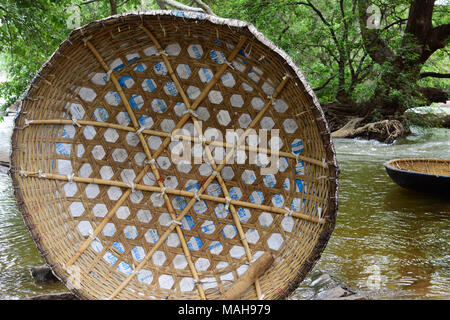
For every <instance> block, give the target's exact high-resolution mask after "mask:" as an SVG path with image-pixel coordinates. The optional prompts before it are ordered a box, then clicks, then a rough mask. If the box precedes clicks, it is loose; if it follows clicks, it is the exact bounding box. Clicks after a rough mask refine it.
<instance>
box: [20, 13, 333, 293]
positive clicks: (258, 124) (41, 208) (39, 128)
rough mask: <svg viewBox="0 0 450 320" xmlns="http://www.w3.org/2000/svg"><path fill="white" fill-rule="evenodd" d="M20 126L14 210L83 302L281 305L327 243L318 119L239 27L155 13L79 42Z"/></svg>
mask: <svg viewBox="0 0 450 320" xmlns="http://www.w3.org/2000/svg"><path fill="white" fill-rule="evenodd" d="M15 125H16V127H15V129H14V133H13V137H12V145H13V152H12V159H11V175H12V179H13V183H14V188H15V196H16V198H17V203H18V207H19V209H20V211H21V212H22V214H23V217H24V221H25V223H26V225H27V226H28V228H29V230H30V233H31V236H32V238H33V240H34V241H35V243H36V246H37V248H38V250H39V251H40V253H41V254H42V256H43V257H44V258H45V260H46V262H47V263H48V264H49V265H50V266H51V268H52V269H53V271H54V273H55V275H56V276H57V277H58V278H60V279H61V281H63V283H65V284H66V286H67V287H69V288H70V289H71V290H72V291H73V292H74V293H75V294H76V295H77V296H78V297H80V298H82V299H281V298H284V297H286V296H287V295H289V294H290V293H291V292H292V291H293V290H294V289H295V288H296V287H297V286H298V284H299V282H300V281H301V280H302V279H303V278H304V277H305V276H306V274H307V273H308V272H309V271H310V270H311V269H312V267H313V266H314V264H315V263H316V262H317V260H318V259H319V258H320V255H321V253H322V252H323V250H324V248H325V246H326V244H327V241H328V239H329V237H330V235H331V233H332V231H333V228H334V224H335V217H336V210H337V175H338V167H337V164H336V159H335V152H334V148H333V144H332V142H331V139H330V133H329V129H328V126H327V123H326V120H325V118H324V115H323V112H322V109H321V107H320V105H319V103H318V101H317V98H316V97H315V95H314V93H313V92H312V90H311V87H310V86H309V85H308V83H307V81H306V79H305V77H304V76H303V75H302V73H301V72H300V70H299V69H298V68H297V66H296V65H295V64H294V63H293V61H292V60H291V58H289V56H288V55H287V54H286V53H285V52H283V50H281V49H280V48H278V47H277V46H276V45H275V44H273V43H272V42H271V41H270V40H268V39H267V38H266V37H264V36H263V35H262V34H261V33H259V32H258V31H257V30H256V29H255V28H254V27H253V26H252V25H251V24H249V23H246V22H242V21H237V20H229V19H222V18H218V17H215V16H210V15H205V14H199V13H183V12H172V11H152V12H145V13H143V12H139V13H127V14H123V15H116V16H112V17H109V18H106V19H103V20H100V21H96V22H93V23H90V24H89V25H86V26H84V27H81V28H79V29H76V30H74V31H73V32H72V33H71V34H70V35H69V37H68V39H67V40H66V41H64V42H63V43H62V44H61V45H60V47H59V48H58V49H57V51H56V52H55V53H54V54H53V55H52V57H51V58H50V60H49V61H48V62H47V63H46V64H45V65H44V66H43V68H42V69H41V70H40V72H39V73H38V75H37V76H36V77H35V79H34V80H33V81H32V83H31V86H30V87H29V89H28V91H27V93H26V94H25V96H24V100H23V103H22V107H21V110H20V112H19V113H18V116H17V118H16V122H15ZM230 137H231V138H230Z"/></svg>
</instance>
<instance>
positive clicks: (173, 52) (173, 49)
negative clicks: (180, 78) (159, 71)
mask: <svg viewBox="0 0 450 320" xmlns="http://www.w3.org/2000/svg"><path fill="white" fill-rule="evenodd" d="M165 51H166V52H167V54H168V55H169V56H178V55H179V54H180V52H181V47H180V45H179V44H178V43H171V44H169V45H168V46H167V47H166V49H165Z"/></svg>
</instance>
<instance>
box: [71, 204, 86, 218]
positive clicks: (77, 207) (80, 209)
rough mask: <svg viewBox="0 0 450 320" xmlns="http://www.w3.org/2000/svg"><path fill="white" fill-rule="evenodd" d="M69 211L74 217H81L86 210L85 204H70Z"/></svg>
mask: <svg viewBox="0 0 450 320" xmlns="http://www.w3.org/2000/svg"><path fill="white" fill-rule="evenodd" d="M69 211H70V214H71V215H72V217H80V216H81V215H82V214H83V213H84V211H85V209H84V206H83V204H82V203H81V202H78V201H77V202H72V203H71V204H70V206H69Z"/></svg>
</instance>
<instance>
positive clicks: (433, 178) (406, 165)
mask: <svg viewBox="0 0 450 320" xmlns="http://www.w3.org/2000/svg"><path fill="white" fill-rule="evenodd" d="M384 167H385V168H386V171H387V173H388V174H389V176H390V177H391V179H392V180H393V181H394V182H395V183H397V184H398V185H400V186H402V187H404V188H407V189H413V190H416V191H420V192H433V193H439V194H450V159H432V158H431V159H430V158H407V159H394V160H390V161H388V162H386V163H385V164H384Z"/></svg>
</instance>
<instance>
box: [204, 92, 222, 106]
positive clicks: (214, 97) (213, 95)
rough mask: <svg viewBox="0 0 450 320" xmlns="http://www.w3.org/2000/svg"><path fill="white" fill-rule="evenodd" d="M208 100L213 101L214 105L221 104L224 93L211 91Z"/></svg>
mask: <svg viewBox="0 0 450 320" xmlns="http://www.w3.org/2000/svg"><path fill="white" fill-rule="evenodd" d="M208 98H209V101H211V103H214V104H219V103H221V102H222V101H223V97H222V93H221V92H220V91H217V90H211V91H210V92H209V93H208Z"/></svg>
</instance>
